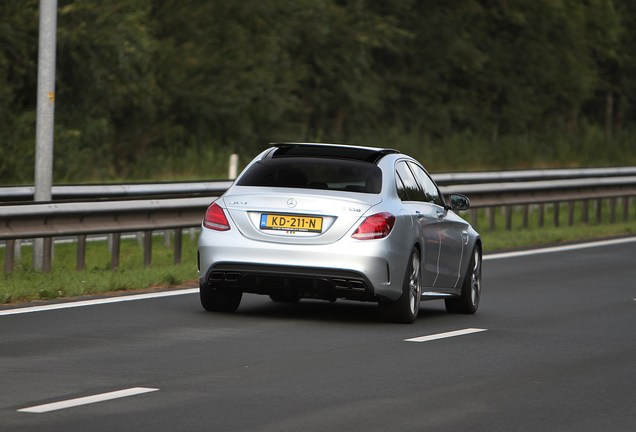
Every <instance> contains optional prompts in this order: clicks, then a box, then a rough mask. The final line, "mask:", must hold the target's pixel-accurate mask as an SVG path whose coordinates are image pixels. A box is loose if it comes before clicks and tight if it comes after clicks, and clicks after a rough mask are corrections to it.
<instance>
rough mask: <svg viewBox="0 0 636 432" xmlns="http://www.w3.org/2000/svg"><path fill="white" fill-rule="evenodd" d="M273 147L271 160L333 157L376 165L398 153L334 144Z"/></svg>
mask: <svg viewBox="0 0 636 432" xmlns="http://www.w3.org/2000/svg"><path fill="white" fill-rule="evenodd" d="M273 145H274V146H276V147H277V149H276V151H275V152H274V153H273V154H272V157H273V158H278V157H302V156H305V157H333V158H339V159H352V160H358V161H365V162H371V163H376V162H377V161H378V160H380V159H381V158H382V157H383V156H384V155H387V154H391V153H399V151H397V150H393V149H380V148H371V147H354V146H344V145H343V146H340V145H336V144H304V143H280V144H273Z"/></svg>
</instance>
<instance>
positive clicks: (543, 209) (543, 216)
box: [539, 203, 545, 228]
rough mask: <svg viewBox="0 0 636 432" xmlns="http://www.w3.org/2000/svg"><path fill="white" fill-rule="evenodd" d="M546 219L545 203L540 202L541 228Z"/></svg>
mask: <svg viewBox="0 0 636 432" xmlns="http://www.w3.org/2000/svg"><path fill="white" fill-rule="evenodd" d="M544 219H545V203H541V204H539V228H543V222H544Z"/></svg>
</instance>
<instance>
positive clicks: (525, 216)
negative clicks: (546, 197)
mask: <svg viewBox="0 0 636 432" xmlns="http://www.w3.org/2000/svg"><path fill="white" fill-rule="evenodd" d="M529 213H530V206H529V205H528V204H524V205H523V228H524V229H526V228H528V215H529Z"/></svg>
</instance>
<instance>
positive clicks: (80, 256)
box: [75, 234, 86, 271]
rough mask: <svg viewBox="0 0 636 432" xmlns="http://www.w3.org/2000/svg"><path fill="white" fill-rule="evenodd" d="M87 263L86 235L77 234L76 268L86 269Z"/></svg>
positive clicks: (78, 269)
mask: <svg viewBox="0 0 636 432" xmlns="http://www.w3.org/2000/svg"><path fill="white" fill-rule="evenodd" d="M85 264H86V235H85V234H82V235H79V236H77V266H76V267H75V270H77V271H80V270H84V266H85Z"/></svg>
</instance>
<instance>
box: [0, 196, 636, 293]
mask: <svg viewBox="0 0 636 432" xmlns="http://www.w3.org/2000/svg"><path fill="white" fill-rule="evenodd" d="M619 208H620V209H622V207H619ZM581 213H582V212H581V211H580V209H578V211H577V212H576V213H575V218H574V225H573V226H568V220H567V219H568V214H567V206H563V208H561V209H560V219H559V225H560V226H559V227H554V226H553V224H554V222H553V221H554V216H553V215H554V209H553V208H551V207H548V208H547V209H546V213H545V226H544V227H543V228H538V218H539V216H538V211H537V210H536V209H535V210H534V211H532V212H531V213H530V216H529V221H528V226H529V228H526V229H524V228H523V227H522V213H521V210H520V209H515V211H514V212H513V218H512V229H511V230H510V231H507V230H506V229H505V217H504V216H503V215H500V214H498V215H497V217H496V219H495V221H496V223H495V229H494V230H493V231H490V230H489V223H488V215H487V213H486V211H484V210H482V211H480V212H479V216H478V221H477V225H478V228H479V232H480V234H481V236H482V239H483V243H484V250H485V252H489V251H495V250H505V249H513V248H522V247H528V246H537V245H545V244H555V243H561V242H568V241H576V240H588V239H596V238H603V237H612V236H621V235H629V234H636V221H635V220H634V219H635V218H634V214H635V213H636V206H635V205H634V203H632V204H631V206H630V209H629V216H630V220H629V221H628V222H622V212H620V215H618V214H617V220H620V221H621V222H617V223H614V224H610V223H609V208H607V204H604V206H603V209H602V220H601V222H600V223H597V222H596V221H595V220H594V221H592V222H589V223H583V222H582V221H581V219H582V216H581ZM595 214H596V213H595V210H594V209H593V207H592V206H590V218H594V219H595ZM464 216H466V218H467V219H470V217H469V216H468V214H465V215H464ZM4 253H5V250H4V248H2V249H0V263H4ZM76 253H77V246H76V244H75V243H70V244H58V245H56V246H55V257H54V259H53V263H52V268H53V271H52V273H51V274H45V273H42V272H36V271H33V270H31V254H32V250H31V247H30V246H23V247H22V257H23V259H22V260H21V261H20V262H19V263H17V264H16V266H15V269H14V272H13V273H12V274H10V275H5V278H4V279H0V304H3V303H5V304H6V303H15V302H27V301H33V300H46V299H55V298H58V297H74V296H80V295H88V294H103V293H108V292H116V291H128V290H138V289H144V288H149V287H150V288H152V287H157V286H168V285H177V284H180V283H183V282H185V281H187V280H192V279H195V278H196V275H197V273H196V239H192V238H190V236H189V235H184V236H183V255H182V263H181V264H179V265H173V250H172V247H170V248H167V247H165V246H164V245H163V241H161V240H160V238H158V237H156V238H155V241H154V242H153V251H152V262H153V264H152V266H150V267H148V268H144V267H143V247H142V246H140V245H139V244H138V243H137V241H136V240H134V239H128V240H122V244H121V258H120V267H119V269H117V270H116V271H112V270H111V269H110V260H111V255H110V252H109V251H108V246H107V243H106V242H105V241H101V242H91V243H88V244H87V250H86V269H85V270H83V271H76V270H75V265H76Z"/></svg>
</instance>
